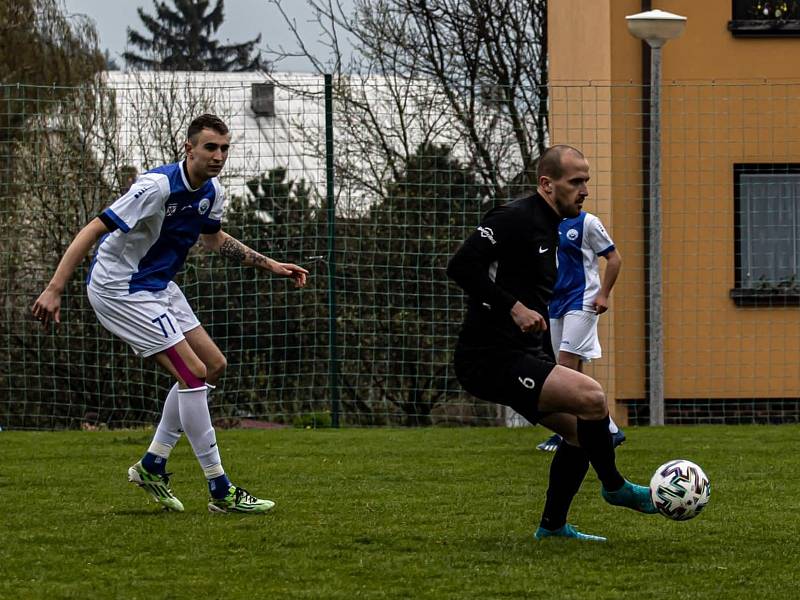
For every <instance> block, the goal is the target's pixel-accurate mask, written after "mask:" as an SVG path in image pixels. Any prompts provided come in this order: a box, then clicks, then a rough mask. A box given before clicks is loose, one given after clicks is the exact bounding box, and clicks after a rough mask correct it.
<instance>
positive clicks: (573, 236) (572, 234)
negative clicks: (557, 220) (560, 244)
mask: <svg viewBox="0 0 800 600" xmlns="http://www.w3.org/2000/svg"><path fill="white" fill-rule="evenodd" d="M567 239H568V240H569V241H571V242H574V241H575V240H577V239H578V230H577V229H570V230H569V231H567Z"/></svg>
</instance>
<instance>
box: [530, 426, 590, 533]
mask: <svg viewBox="0 0 800 600" xmlns="http://www.w3.org/2000/svg"><path fill="white" fill-rule="evenodd" d="M588 470H589V456H588V455H587V454H586V451H584V449H583V448H578V447H577V446H570V445H569V444H567V442H564V441H562V442H561V444H560V445H559V447H558V450H556V455H555V456H554V457H553V462H551V463H550V484H549V486H548V488H547V500H546V501H545V503H544V512H543V513H542V521H541V526H542V527H544V528H545V529H549V530H550V531H555V530H556V529H559V528H560V527H562V526H563V525H564V524H565V523H566V522H567V513H568V512H569V505H570V504H571V503H572V499H573V498H574V497H575V494H577V493H578V490H579V489H580V487H581V483H583V478H584V477H586V471H588Z"/></svg>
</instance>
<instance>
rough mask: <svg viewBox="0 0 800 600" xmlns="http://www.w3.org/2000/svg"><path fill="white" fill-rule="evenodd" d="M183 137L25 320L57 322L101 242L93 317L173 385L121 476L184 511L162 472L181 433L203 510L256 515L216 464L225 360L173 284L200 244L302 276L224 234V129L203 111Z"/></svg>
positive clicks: (79, 243)
mask: <svg viewBox="0 0 800 600" xmlns="http://www.w3.org/2000/svg"><path fill="white" fill-rule="evenodd" d="M186 137H187V140H186V143H185V146H184V148H185V152H186V157H185V159H184V160H181V161H180V162H177V163H173V164H169V165H164V166H161V167H158V168H156V169H153V170H152V171H148V172H147V173H145V174H144V175H142V176H140V177H139V178H138V179H137V180H136V181H135V183H134V184H133V185H132V186H131V187H130V189H129V190H128V191H127V192H126V193H125V194H124V195H123V196H121V197H120V198H119V199H117V200H116V201H115V202H114V203H112V204H111V206H109V207H108V208H107V209H105V210H104V211H103V212H102V213H101V214H100V215H99V216H98V217H96V218H95V219H93V220H92V221H91V222H90V223H89V224H88V225H86V226H85V227H84V228H83V229H82V230H81V231H80V232H79V233H78V235H77V236H75V239H74V240H73V241H72V243H71V244H70V246H69V247H68V248H67V250H66V252H65V253H64V256H63V257H62V258H61V261H60V262H59V265H58V267H57V269H56V272H55V274H54V275H53V278H52V279H51V280H50V283H49V284H48V286H47V288H46V289H45V290H44V292H42V294H41V295H40V296H39V298H38V299H37V300H36V302H35V303H34V305H33V308H32V310H33V315H34V316H35V317H36V318H37V319H39V320H40V321H41V322H42V323H43V324H44V325H46V324H47V323H48V322H50V321H55V322H56V323H59V322H60V321H61V294H62V293H63V291H64V288H65V287H66V285H67V283H68V281H69V279H70V277H71V276H72V274H73V272H74V271H75V269H76V268H77V267H78V265H79V264H80V263H81V262H82V261H83V260H84V258H85V257H86V255H87V254H88V253H89V251H90V250H91V248H92V247H93V246H94V245H95V244H96V243H97V242H98V240H100V244H99V246H98V248H97V250H96V252H95V257H94V261H93V263H92V267H91V270H90V273H89V278H88V282H87V294H88V296H89V301H90V302H91V304H92V307H93V308H94V310H95V313H96V314H97V318H98V320H99V321H100V323H101V324H102V325H103V326H104V327H105V328H106V329H108V330H109V331H111V332H112V333H113V334H115V335H117V336H118V337H120V338H121V339H123V340H124V341H126V342H127V343H128V344H129V345H130V346H131V347H132V348H133V351H134V352H135V353H136V354H137V355H139V356H142V357H153V358H154V359H155V361H156V362H157V363H158V364H159V365H160V366H161V367H163V368H164V369H166V370H167V371H168V372H169V373H170V374H171V375H172V376H173V377H174V378H175V380H176V383H175V385H173V386H172V388H171V389H170V391H169V393H168V394H167V398H166V400H165V402H164V409H163V412H162V416H161V420H160V422H159V424H158V428H157V429H156V432H155V435H154V436H153V440H152V442H151V444H150V447H149V448H148V449H147V452H146V453H145V454H144V456H143V457H142V459H141V460H140V461H138V462H137V463H136V464H134V465H133V466H132V467H130V469H128V480H129V481H131V482H132V483H135V484H137V485H138V486H140V487H141V488H142V489H144V490H145V491H146V492H147V493H149V494H150V495H152V496H153V498H155V500H156V501H157V502H159V503H160V504H161V505H162V506H163V507H164V508H165V509H167V510H172V511H178V512H181V511H183V504H182V503H181V501H180V500H179V499H178V498H177V497H176V496H175V494H174V493H173V491H172V488H171V486H170V480H169V474H168V473H167V471H166V467H167V459H168V458H169V456H170V453H171V452H172V449H173V448H174V447H175V445H176V444H177V443H178V440H179V439H180V437H181V433H182V432H185V433H186V437H188V438H189V443H190V444H191V446H192V450H193V451H194V454H195V456H196V457H197V460H198V461H199V463H200V466H201V468H202V469H203V473H204V474H205V477H206V480H207V481H208V489H209V492H210V495H211V499H210V501H209V503H208V509H209V511H211V512H221V513H227V512H241V513H263V512H266V511H268V510H269V509H271V508H272V507H273V506H274V503H273V502H272V501H270V500H262V499H259V498H256V497H255V496H253V495H251V494H250V493H248V492H247V491H246V490H244V489H243V488H241V487H238V486H235V485H233V484H232V483H231V482H230V480H229V479H228V476H227V475H226V473H225V470H224V469H223V467H222V460H221V459H220V453H219V448H218V446H217V439H216V434H215V432H214V427H213V426H212V424H211V416H210V413H209V410H208V404H207V401H206V400H207V395H208V392H209V390H210V389H213V388H214V384H215V383H216V382H217V381H218V380H219V378H220V377H221V376H222V373H223V372H224V370H225V367H226V365H227V363H226V360H225V356H224V355H223V354H222V352H221V351H220V349H219V348H218V347H217V345H216V344H215V343H214V342H213V340H212V339H211V338H210V337H209V335H208V333H206V331H205V329H204V328H203V327H202V325H200V321H198V319H197V317H196V316H195V314H194V312H193V311H192V309H191V307H190V306H189V303H188V302H187V301H186V298H185V297H184V295H183V292H181V290H180V288H179V287H178V286H177V284H175V282H174V281H172V278H173V277H174V276H175V274H176V273H177V272H178V270H179V269H180V268H181V267H182V266H183V263H184V261H185V260H186V255H187V254H188V252H189V249H190V248H191V247H192V246H193V245H194V244H195V243H196V242H197V240H198V238H199V239H200V241H201V242H202V244H203V245H204V246H205V247H206V248H207V249H209V250H211V251H214V252H217V253H219V254H220V255H222V256H225V257H228V258H230V259H231V260H233V261H235V262H237V263H239V264H242V265H250V266H253V267H256V268H258V269H261V270H264V271H269V272H271V273H274V274H276V275H279V276H283V277H288V278H290V279H291V280H292V281H293V282H294V284H295V285H296V286H297V287H303V286H305V284H306V278H307V276H308V271H306V270H305V269H303V268H302V267H299V266H297V265H295V264H290V263H280V262H277V261H275V260H272V259H271V258H267V257H265V256H263V255H261V254H259V253H258V252H256V251H255V250H252V249H250V248H248V247H247V246H245V245H244V244H242V243H241V242H240V241H238V240H236V239H234V238H232V237H231V236H230V235H228V234H227V233H225V232H224V231H223V230H222V225H221V220H222V213H223V207H224V203H225V196H224V193H223V190H222V187H221V186H220V183H219V180H218V179H217V176H218V175H219V174H220V171H221V170H222V168H223V167H224V166H225V162H226V160H227V158H228V151H229V149H230V139H231V136H230V133H229V131H228V127H227V125H226V124H225V123H224V122H223V121H222V120H221V119H219V118H218V117H216V116H214V115H209V114H204V115H201V116H199V117H197V118H196V119H195V120H193V121H192V123H191V124H190V125H189V128H188V131H187V136H186Z"/></svg>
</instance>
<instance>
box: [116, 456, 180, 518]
mask: <svg viewBox="0 0 800 600" xmlns="http://www.w3.org/2000/svg"><path fill="white" fill-rule="evenodd" d="M128 481H130V482H131V483H135V484H136V485H138V486H139V487H140V488H142V489H143V490H144V491H145V492H147V493H148V494H150V495H151V496H152V497H153V498H155V501H156V502H158V503H159V504H161V506H163V507H164V510H171V511H174V512H183V503H182V502H181V501H180V500H178V499H177V498H176V497H175V494H173V493H172V488H171V487H170V485H169V473H164V474H159V473H150V472H149V471H148V470H147V469H145V468H144V467H143V466H142V463H141V462H137V463H136V464H135V465H133V466H132V467H131V468H130V469H128Z"/></svg>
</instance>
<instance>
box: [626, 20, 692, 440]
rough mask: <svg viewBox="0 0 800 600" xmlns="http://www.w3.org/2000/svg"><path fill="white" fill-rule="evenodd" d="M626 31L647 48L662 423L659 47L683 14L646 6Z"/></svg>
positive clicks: (655, 347) (677, 29) (655, 419)
mask: <svg viewBox="0 0 800 600" xmlns="http://www.w3.org/2000/svg"><path fill="white" fill-rule="evenodd" d="M625 20H626V21H627V22H628V31H629V32H630V33H631V35H633V36H634V37H637V38H639V39H640V40H644V41H646V42H647V43H648V44H649V46H650V49H651V52H650V168H649V172H650V223H649V225H650V255H649V257H648V267H649V271H650V275H649V278H648V282H649V284H650V295H649V298H648V303H649V317H648V326H649V332H650V336H649V340H648V349H649V354H650V356H649V377H650V394H649V395H650V398H649V400H650V424H651V425H663V424H664V324H663V319H662V306H661V300H662V292H661V48H662V46H664V44H666V43H667V42H668V41H669V40H671V39H673V38H676V37H678V36H679V35H680V34H681V33H683V28H684V27H685V26H686V17H682V16H680V15H675V14H672V13H668V12H664V11H663V10H649V11H647V12H642V13H638V14H635V15H629V16H627V17H625Z"/></svg>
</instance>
